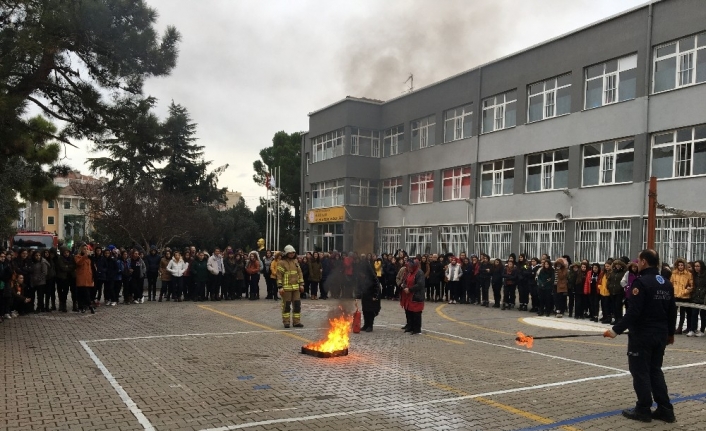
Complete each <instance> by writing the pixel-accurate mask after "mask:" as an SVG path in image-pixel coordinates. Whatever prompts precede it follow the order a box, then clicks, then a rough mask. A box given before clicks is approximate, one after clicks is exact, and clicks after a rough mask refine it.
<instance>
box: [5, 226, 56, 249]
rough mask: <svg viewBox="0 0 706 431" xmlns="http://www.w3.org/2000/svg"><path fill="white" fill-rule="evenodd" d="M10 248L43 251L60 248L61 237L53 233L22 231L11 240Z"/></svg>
mask: <svg viewBox="0 0 706 431" xmlns="http://www.w3.org/2000/svg"><path fill="white" fill-rule="evenodd" d="M10 247H11V248H13V249H15V248H28V249H43V248H52V247H54V248H58V247H59V237H58V236H56V234H54V233H52V232H46V231H37V232H35V231H26V230H22V231H19V232H17V233H16V234H14V235H13V236H12V237H11V238H10Z"/></svg>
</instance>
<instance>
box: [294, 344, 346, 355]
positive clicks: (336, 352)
mask: <svg viewBox="0 0 706 431" xmlns="http://www.w3.org/2000/svg"><path fill="white" fill-rule="evenodd" d="M302 353H303V354H305V355H309V356H313V357H315V358H335V357H338V356H348V349H343V350H334V351H333V352H319V351H317V350H311V349H307V348H306V347H304V346H302Z"/></svg>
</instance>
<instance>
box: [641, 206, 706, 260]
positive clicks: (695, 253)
mask: <svg viewBox="0 0 706 431" xmlns="http://www.w3.org/2000/svg"><path fill="white" fill-rule="evenodd" d="M644 226H645V230H644V232H645V236H644V237H643V238H644V239H645V242H643V247H645V248H647V243H646V241H647V220H645V225H644ZM655 249H656V250H657V252H658V253H659V255H660V257H661V258H662V261H663V262H665V263H669V264H672V263H673V262H674V261H675V260H676V259H677V258H678V257H681V258H683V259H686V260H687V261H694V260H699V259H704V257H705V256H706V218H697V217H692V218H664V217H657V231H656V235H655Z"/></svg>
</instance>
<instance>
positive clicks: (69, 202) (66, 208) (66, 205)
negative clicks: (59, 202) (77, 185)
mask: <svg viewBox="0 0 706 431" xmlns="http://www.w3.org/2000/svg"><path fill="white" fill-rule="evenodd" d="M64 209H65V210H70V209H71V201H64Z"/></svg>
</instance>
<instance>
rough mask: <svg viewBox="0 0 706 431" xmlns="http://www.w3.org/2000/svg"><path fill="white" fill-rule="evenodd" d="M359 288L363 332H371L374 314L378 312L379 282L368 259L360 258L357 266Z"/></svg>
mask: <svg viewBox="0 0 706 431" xmlns="http://www.w3.org/2000/svg"><path fill="white" fill-rule="evenodd" d="M358 274H359V276H360V284H361V286H360V288H361V298H360V299H361V301H360V302H361V305H362V308H363V327H362V328H361V330H363V331H365V332H373V323H375V316H377V315H378V314H379V313H380V283H379V281H378V278H377V276H376V275H375V270H374V269H373V267H372V265H371V264H370V263H369V261H368V260H361V261H360V265H359V267H358Z"/></svg>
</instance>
